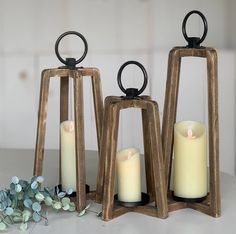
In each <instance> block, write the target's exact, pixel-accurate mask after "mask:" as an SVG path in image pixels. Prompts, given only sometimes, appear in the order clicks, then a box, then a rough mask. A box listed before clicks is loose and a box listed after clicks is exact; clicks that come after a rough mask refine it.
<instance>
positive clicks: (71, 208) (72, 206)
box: [69, 202, 76, 212]
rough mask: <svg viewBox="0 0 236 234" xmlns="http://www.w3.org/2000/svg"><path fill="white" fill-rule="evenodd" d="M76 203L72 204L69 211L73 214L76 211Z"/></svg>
mask: <svg viewBox="0 0 236 234" xmlns="http://www.w3.org/2000/svg"><path fill="white" fill-rule="evenodd" d="M75 209H76V208H75V203H74V202H71V203H70V208H69V211H71V212H73V211H75Z"/></svg>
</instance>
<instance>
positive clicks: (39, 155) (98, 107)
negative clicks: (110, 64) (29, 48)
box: [34, 67, 103, 211]
mask: <svg viewBox="0 0 236 234" xmlns="http://www.w3.org/2000/svg"><path fill="white" fill-rule="evenodd" d="M58 77H59V78H60V123H61V122H63V121H65V120H68V109H69V107H68V102H69V78H72V79H73V84H74V118H75V142H76V143H75V146H76V187H77V193H76V208H77V210H78V211H82V210H83V209H84V208H85V205H86V198H95V192H94V191H93V192H90V193H89V194H87V195H86V191H85V184H86V178H85V145H84V114H83V111H84V110H83V105H84V103H83V79H84V77H91V81H92V90H93V99H94V109H95V117H96V128H97V141H98V151H99V152H100V138H101V133H102V118H103V99H102V91H101V81H100V72H99V70H98V69H97V68H82V67H81V68H76V67H75V68H74V69H69V68H67V67H62V68H53V69H46V70H44V71H43V72H42V79H41V89H40V100H39V112H38V127H37V139H36V149H35V161H34V175H42V170H43V159H44V144H45V133H46V120H47V107H48V95H49V83H50V79H56V78H58ZM59 173H60V175H59V177H60V180H61V172H59Z"/></svg>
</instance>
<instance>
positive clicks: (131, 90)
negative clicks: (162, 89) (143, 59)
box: [117, 61, 148, 99]
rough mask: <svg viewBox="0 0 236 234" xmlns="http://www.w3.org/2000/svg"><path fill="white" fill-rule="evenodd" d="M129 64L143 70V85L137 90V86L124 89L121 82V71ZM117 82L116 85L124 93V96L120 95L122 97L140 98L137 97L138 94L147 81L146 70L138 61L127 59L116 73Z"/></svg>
mask: <svg viewBox="0 0 236 234" xmlns="http://www.w3.org/2000/svg"><path fill="white" fill-rule="evenodd" d="M130 64H134V65H136V66H138V67H139V68H140V69H141V70H142V72H143V77H144V80H143V85H142V87H141V89H139V90H138V89H137V88H127V89H125V88H124V86H123V84H122V82H121V74H122V71H123V70H124V68H125V67H126V66H127V65H130ZM117 82H118V86H119V87H120V89H121V91H122V92H123V93H125V94H126V96H122V98H123V99H141V97H139V95H140V94H141V93H142V92H143V91H144V90H145V88H146V86H147V82H148V75H147V71H146V69H145V68H144V66H143V65H142V64H141V63H139V62H137V61H128V62H126V63H124V64H123V65H122V66H121V67H120V69H119V71H118V74H117Z"/></svg>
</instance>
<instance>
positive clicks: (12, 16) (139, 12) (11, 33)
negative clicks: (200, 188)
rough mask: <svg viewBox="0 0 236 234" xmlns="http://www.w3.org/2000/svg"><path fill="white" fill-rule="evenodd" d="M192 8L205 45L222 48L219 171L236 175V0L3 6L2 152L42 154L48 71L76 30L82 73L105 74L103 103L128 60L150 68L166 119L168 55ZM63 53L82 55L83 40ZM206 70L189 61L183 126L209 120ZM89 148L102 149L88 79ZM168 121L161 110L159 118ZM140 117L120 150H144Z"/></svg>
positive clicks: (134, 114)
mask: <svg viewBox="0 0 236 234" xmlns="http://www.w3.org/2000/svg"><path fill="white" fill-rule="evenodd" d="M193 9H198V10H200V11H202V12H203V13H204V14H205V16H206V17H207V20H208V25H209V31H208V35H207V38H206V40H205V42H204V45H208V46H213V47H216V48H218V51H219V104H220V152H221V155H220V156H221V169H222V170H223V171H225V172H228V173H230V174H234V173H235V161H236V160H235V146H234V142H235V65H236V61H235V49H236V30H235V27H234V22H235V20H236V16H235V10H236V3H235V1H233V0H228V1H224V0H207V1H206V0H178V1H171V0H129V1H127V0H126V1H125V0H119V1H118V0H67V1H63V0H50V1H47V0H40V1H36V0H21V1H13V0H1V1H0V71H1V76H0V80H1V85H0V113H1V114H0V131H1V134H0V147H1V148H34V145H35V137H36V125H37V109H38V98H39V85H40V73H41V71H42V70H43V69H45V68H53V67H58V66H60V65H61V64H60V63H59V61H58V60H57V59H56V56H55V54H54V43H55V41H56V39H57V37H58V36H59V35H60V34H61V33H63V32H65V31H68V30H76V31H79V32H81V33H82V34H83V35H84V36H85V37H86V39H87V41H88V44H89V53H88V55H87V57H86V59H85V60H84V61H83V62H82V65H83V66H95V67H98V68H99V69H100V71H101V75H102V87H103V94H104V97H105V96H107V95H121V91H119V88H118V86H117V82H116V75H117V71H118V69H119V67H120V66H121V65H122V64H123V63H124V62H125V61H127V60H131V59H132V60H137V61H140V62H141V63H143V64H144V65H145V67H146V69H147V71H148V74H149V84H148V87H147V89H146V94H150V95H152V97H153V99H155V100H156V101H157V102H158V103H159V107H160V110H161V112H162V109H163V102H164V93H165V81H166V70H167V58H168V52H169V50H170V49H171V48H172V47H173V46H177V45H185V44H186V42H185V41H184V39H183V36H182V32H181V24H182V20H183V18H184V16H185V14H186V13H187V12H189V11H190V10H193ZM188 32H189V34H190V35H201V32H202V22H201V20H200V19H198V18H197V17H195V16H193V17H191V18H190V20H189V24H188ZM61 47H62V52H63V54H67V55H70V56H79V55H80V54H81V49H82V43H80V41H79V40H77V39H75V38H68V39H65V40H63V42H62V46H61ZM123 80H124V83H125V84H126V85H127V86H128V85H131V86H132V85H136V86H139V84H141V82H142V77H141V73H140V71H139V70H137V71H136V70H134V69H128V68H127V71H126V72H124V78H123ZM205 81H206V64H205V60H203V59H191V58H188V59H184V60H183V64H182V70H181V87H180V97H179V108H178V120H181V119H194V120H199V121H205V122H207V97H206V82H205ZM58 87H59V82H57V81H53V82H52V85H51V89H50V98H49V113H48V122H47V138H46V147H47V148H58V139H59V136H58V125H59V115H58V113H59V102H58V101H59V96H58V91H59V89H58ZM85 93H86V94H87V95H86V98H85V103H86V105H85V119H86V121H85V130H86V148H87V149H96V148H97V145H96V131H95V124H94V112H93V106H92V99H91V87H90V83H89V82H88V81H86V82H85ZM161 114H162V113H161ZM141 134H142V129H141V118H140V112H139V111H138V110H132V111H130V110H128V111H123V112H122V114H121V121H120V134H119V147H128V146H136V147H139V148H141V149H142V135H141Z"/></svg>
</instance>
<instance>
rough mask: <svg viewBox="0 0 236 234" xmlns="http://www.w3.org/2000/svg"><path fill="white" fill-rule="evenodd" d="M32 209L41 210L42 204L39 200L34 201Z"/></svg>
mask: <svg viewBox="0 0 236 234" xmlns="http://www.w3.org/2000/svg"><path fill="white" fill-rule="evenodd" d="M32 209H33V211H35V212H39V211H40V210H41V205H40V204H39V203H38V202H34V203H33V204H32Z"/></svg>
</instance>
